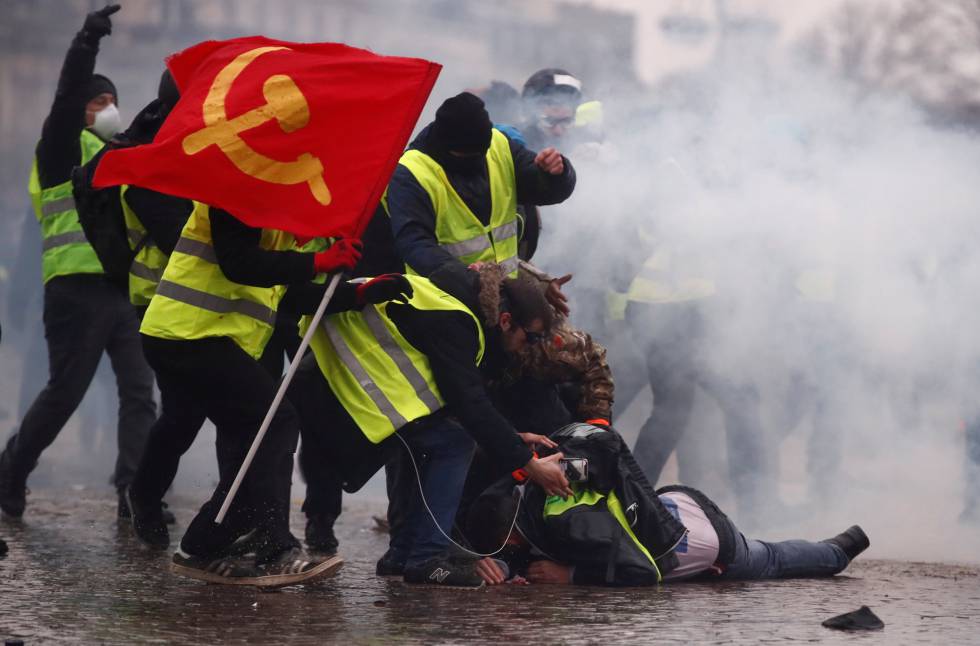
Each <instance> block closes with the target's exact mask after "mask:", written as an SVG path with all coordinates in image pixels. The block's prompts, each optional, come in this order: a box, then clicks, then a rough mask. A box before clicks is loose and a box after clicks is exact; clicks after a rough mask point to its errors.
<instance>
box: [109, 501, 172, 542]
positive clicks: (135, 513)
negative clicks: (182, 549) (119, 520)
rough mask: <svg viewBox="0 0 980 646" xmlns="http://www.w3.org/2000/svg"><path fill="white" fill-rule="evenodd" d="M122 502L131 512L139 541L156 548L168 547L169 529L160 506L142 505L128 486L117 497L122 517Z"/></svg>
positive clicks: (134, 529)
mask: <svg viewBox="0 0 980 646" xmlns="http://www.w3.org/2000/svg"><path fill="white" fill-rule="evenodd" d="M123 503H125V504H126V508H127V510H128V511H130V512H131V514H130V516H131V517H132V519H133V531H134V532H135V533H136V537H137V538H138V539H139V540H140V542H142V543H143V544H144V545H146V546H147V547H152V548H153V549H158V550H165V549H167V548H168V547H170V531H169V530H168V529H167V523H166V521H165V520H164V518H163V509H162V508H161V507H159V506H157V507H153V506H150V505H146V506H144V505H142V504H141V503H140V502H139V500H137V499H136V498H135V497H134V496H133V495H132V492H131V490H130V488H129V487H127V488H126V489H125V490H124V492H123V494H122V495H121V496H120V498H119V507H120V517H122V511H121V508H122V506H123Z"/></svg>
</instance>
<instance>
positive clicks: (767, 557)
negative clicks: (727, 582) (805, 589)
mask: <svg viewBox="0 0 980 646" xmlns="http://www.w3.org/2000/svg"><path fill="white" fill-rule="evenodd" d="M728 522H729V523H731V521H728ZM732 529H733V530H734V534H735V556H734V559H733V561H732V563H731V564H729V566H728V567H727V568H726V569H725V571H724V573H723V574H722V575H721V577H720V578H722V579H788V578H803V577H816V576H832V575H834V574H837V573H838V572H841V571H843V570H844V568H846V567H847V564H848V563H849V562H850V560H849V559H848V558H847V555H846V554H844V550H842V549H840V548H839V547H837V546H836V545H833V544H831V543H811V542H810V541H800V540H793V541H781V542H779V543H767V542H765V541H759V540H754V539H747V538H745V535H744V534H742V533H741V532H740V531H738V528H736V527H735V526H734V525H732Z"/></svg>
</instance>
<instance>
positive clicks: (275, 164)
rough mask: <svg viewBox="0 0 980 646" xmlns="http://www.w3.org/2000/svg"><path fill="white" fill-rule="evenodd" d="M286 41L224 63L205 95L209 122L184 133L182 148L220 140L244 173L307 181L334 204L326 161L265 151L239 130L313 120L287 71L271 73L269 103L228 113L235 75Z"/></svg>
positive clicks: (291, 127)
mask: <svg viewBox="0 0 980 646" xmlns="http://www.w3.org/2000/svg"><path fill="white" fill-rule="evenodd" d="M283 49H289V48H288V47H258V48H256V49H253V50H250V51H247V52H244V53H243V54H239V55H238V56H237V57H236V58H235V60H233V61H232V62H231V63H229V64H228V65H226V66H225V68H224V69H222V70H221V72H219V73H218V75H217V76H216V77H215V78H214V82H213V83H211V89H210V90H209V91H208V96H207V99H205V101H204V123H205V127H204V128H202V129H201V130H198V131H197V132H193V133H191V134H189V135H187V136H186V137H184V141H183V148H184V152H185V153H187V154H188V155H196V154H197V153H199V152H201V151H202V150H204V149H205V148H207V147H209V146H217V147H218V148H220V149H221V152H223V153H224V154H225V155H226V156H227V157H228V159H230V160H231V161H232V163H234V164H235V166H236V167H238V170H240V171H242V172H243V173H245V174H247V175H250V176H252V177H255V178H257V179H261V180H263V181H266V182H271V183H273V184H287V185H291V184H302V183H304V182H305V183H307V184H309V187H310V192H311V193H313V197H315V198H316V201H317V202H319V203H320V204H322V205H324V206H327V205H328V204H330V200H331V198H330V189H329V188H327V183H326V182H325V181H324V180H323V164H321V163H320V160H319V158H317V157H314V156H313V155H311V154H310V153H302V154H301V155H299V157H297V158H296V161H289V162H284V161H279V160H277V159H272V158H270V157H266V156H265V155H263V154H261V153H259V152H258V151H256V150H254V149H253V148H251V147H250V146H249V145H248V144H246V143H245V141H244V140H243V139H242V138H241V137H239V136H238V135H239V134H240V133H242V132H245V131H246V130H251V129H252V128H256V127H258V126H260V125H262V124H263V123H265V122H267V121H271V120H273V119H275V120H276V121H277V122H278V123H279V127H280V128H281V129H282V131H283V132H285V133H290V132H294V131H296V130H299V129H300V128H303V127H305V126H306V124H308V123H309V122H310V107H309V104H307V102H306V97H305V96H303V93H302V92H301V91H300V89H299V88H298V87H296V83H295V82H294V81H293V79H291V78H290V77H288V76H286V75H284V74H276V75H273V76H270V77H269V78H267V79H266V80H265V83H263V84H262V94H263V96H264V97H265V101H266V103H265V105H263V106H260V107H257V108H253V109H252V110H249V111H248V112H246V113H244V114H242V115H239V116H237V117H235V118H234V119H229V118H228V114H227V112H225V100H226V98H227V97H228V91H229V90H230V89H231V86H232V84H233V83H234V82H235V79H237V78H238V76H239V75H240V74H241V73H242V71H244V69H245V68H246V67H248V65H249V64H250V63H251V62H252V61H254V60H255V59H256V58H258V57H259V56H261V55H262V54H266V53H268V52H274V51H277V50H283Z"/></svg>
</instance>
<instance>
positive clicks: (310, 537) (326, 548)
mask: <svg viewBox="0 0 980 646" xmlns="http://www.w3.org/2000/svg"><path fill="white" fill-rule="evenodd" d="M336 522H337V519H336V518H335V517H334V516H332V515H331V514H312V515H310V516H308V517H307V519H306V546H307V547H308V548H309V549H310V551H311V552H316V553H317V554H336V553H337V546H338V545H339V544H340V543H339V542H338V541H337V537H336V536H335V535H334V533H333V526H334V523H336Z"/></svg>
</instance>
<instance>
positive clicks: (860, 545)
mask: <svg viewBox="0 0 980 646" xmlns="http://www.w3.org/2000/svg"><path fill="white" fill-rule="evenodd" d="M820 542H821V543H831V544H832V545H836V546H837V547H839V548H841V549H842V550H844V554H846V555H847V558H848V560H849V561H853V560H854V557H855V556H857V555H858V554H860V553H861V552H863V551H864V550H866V549H868V548H869V547H871V540H870V539H869V538H868V535H867V534H865V533H864V530H863V529H861V527H860V526H858V525H851V526H850V527H848V528H847V529H845V530H844V531H843V532H841V533H840V534H838V535H837V536H834V537H833V538H828V539H826V540H822V541H820Z"/></svg>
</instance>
